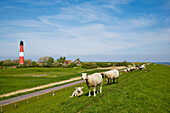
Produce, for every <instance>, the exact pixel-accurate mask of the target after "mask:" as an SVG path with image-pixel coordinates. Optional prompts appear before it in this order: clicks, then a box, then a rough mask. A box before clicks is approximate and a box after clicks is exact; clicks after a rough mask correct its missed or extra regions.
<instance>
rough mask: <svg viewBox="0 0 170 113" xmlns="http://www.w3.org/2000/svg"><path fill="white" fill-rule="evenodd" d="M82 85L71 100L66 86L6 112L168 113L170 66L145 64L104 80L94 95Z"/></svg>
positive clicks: (169, 109)
mask: <svg viewBox="0 0 170 113" xmlns="http://www.w3.org/2000/svg"><path fill="white" fill-rule="evenodd" d="M77 86H78V85H77ZM79 86H80V85H79ZM83 86H84V89H83V91H84V95H83V96H81V97H73V98H71V99H70V98H69V96H70V95H71V94H72V92H73V91H74V90H75V89H74V88H72V89H69V88H68V89H67V90H63V91H62V93H60V92H59V91H57V93H56V95H55V96H48V97H46V98H42V99H40V100H35V101H34V102H30V103H29V104H24V105H18V106H17V108H16V109H15V108H14V107H13V108H12V109H10V110H9V109H8V111H7V112H10V113H23V112H24V113H37V112H41V113H50V112H57V113H58V112H59V113H60V112H65V113H67V112H68V111H69V112H70V113H75V112H84V113H87V112H92V113H94V112H114V113H118V112H119V113H124V112H132V113H136V112H140V113H144V112H153V113H160V112H161V113H168V112H170V90H169V86H170V67H168V66H163V65H156V66H154V65H150V66H147V72H145V71H144V70H142V71H135V72H132V73H128V74H124V73H123V74H122V75H121V76H120V78H119V83H118V84H112V85H107V84H106V83H104V84H103V92H102V93H101V94H97V96H96V97H93V96H92V97H88V89H87V86H86V85H85V84H84V85H83ZM92 95H93V94H92ZM12 106H14V105H12ZM4 111H5V110H4Z"/></svg>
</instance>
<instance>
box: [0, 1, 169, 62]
mask: <svg viewBox="0 0 170 113" xmlns="http://www.w3.org/2000/svg"><path fill="white" fill-rule="evenodd" d="M169 6H170V1H168V0H1V1H0V57H6V56H14V57H18V51H19V41H20V40H23V41H24V42H25V48H24V49H25V57H26V58H29V57H33V56H35V57H39V56H60V55H62V56H64V55H65V56H76V55H77V56H95V57H93V58H98V57H100V60H102V58H103V60H105V58H106V59H107V56H113V57H112V58H111V59H110V60H113V61H114V60H117V59H116V58H114V55H115V56H123V58H122V59H119V60H129V61H132V60H141V61H146V60H149V61H170V7H169ZM103 55H104V56H105V57H103ZM129 55H131V56H133V57H134V58H133V57H130V56H129ZM101 56H102V57H101ZM139 56H141V57H140V58H139ZM148 57H149V59H148ZM90 58H91V59H90ZM90 58H89V60H93V59H92V57H90Z"/></svg>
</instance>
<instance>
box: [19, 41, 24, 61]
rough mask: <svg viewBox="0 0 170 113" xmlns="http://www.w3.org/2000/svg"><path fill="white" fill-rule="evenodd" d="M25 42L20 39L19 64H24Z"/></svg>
mask: <svg viewBox="0 0 170 113" xmlns="http://www.w3.org/2000/svg"><path fill="white" fill-rule="evenodd" d="M23 45H24V42H23V41H22V40H21V41H20V52H19V64H24V47H23Z"/></svg>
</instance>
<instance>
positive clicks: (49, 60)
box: [46, 57, 54, 66]
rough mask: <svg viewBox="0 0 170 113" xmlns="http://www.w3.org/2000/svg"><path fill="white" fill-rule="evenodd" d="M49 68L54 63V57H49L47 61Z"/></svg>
mask: <svg viewBox="0 0 170 113" xmlns="http://www.w3.org/2000/svg"><path fill="white" fill-rule="evenodd" d="M46 63H47V65H48V66H51V65H52V63H54V58H53V57H48V60H47V61H46Z"/></svg>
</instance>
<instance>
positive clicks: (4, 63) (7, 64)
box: [3, 59, 12, 66]
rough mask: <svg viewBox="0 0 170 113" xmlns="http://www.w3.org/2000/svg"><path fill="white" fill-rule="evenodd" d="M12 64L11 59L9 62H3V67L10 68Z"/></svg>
mask: <svg viewBox="0 0 170 113" xmlns="http://www.w3.org/2000/svg"><path fill="white" fill-rule="evenodd" d="M11 64H12V61H11V59H7V60H4V61H3V65H5V66H10V65H11Z"/></svg>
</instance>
